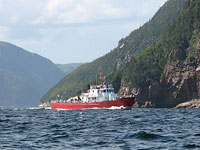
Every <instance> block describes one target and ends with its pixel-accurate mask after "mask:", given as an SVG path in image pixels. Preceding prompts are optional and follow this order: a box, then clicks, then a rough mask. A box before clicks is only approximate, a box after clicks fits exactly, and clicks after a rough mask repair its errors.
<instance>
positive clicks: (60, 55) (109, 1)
mask: <svg viewBox="0 0 200 150" xmlns="http://www.w3.org/2000/svg"><path fill="white" fill-rule="evenodd" d="M166 1H167V0H0V14H1V16H0V40H1V41H6V42H10V43H12V44H15V45H17V46H19V47H22V48H24V49H26V50H28V51H31V52H34V53H37V54H39V55H42V56H44V57H46V58H48V59H50V60H52V61H53V62H54V63H60V64H65V63H75V62H89V61H92V60H94V59H96V58H98V57H100V56H103V55H104V54H106V53H107V52H109V51H110V50H112V49H113V48H115V47H116V46H117V44H118V41H119V40H120V39H121V38H123V37H126V36H127V35H128V34H129V33H130V32H131V31H133V30H134V29H137V28H138V27H139V26H140V25H142V24H144V23H145V22H146V21H148V20H149V19H150V18H152V16H153V15H154V14H155V12H156V11H157V10H158V9H159V8H160V7H161V6H162V5H163V4H164V3H165V2H166Z"/></svg>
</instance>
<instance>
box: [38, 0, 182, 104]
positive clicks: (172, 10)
mask: <svg viewBox="0 0 200 150" xmlns="http://www.w3.org/2000/svg"><path fill="white" fill-rule="evenodd" d="M184 2H185V0H169V1H167V2H166V3H165V4H164V6H162V7H161V8H160V9H159V10H158V12H157V13H156V14H155V15H154V17H153V18H152V19H151V20H150V21H148V22H147V23H146V24H144V25H143V26H141V27H140V28H139V29H137V30H135V31H133V32H131V33H130V35H128V36H127V37H126V38H123V39H121V40H120V41H119V44H118V46H117V47H116V48H114V49H113V50H112V51H110V52H109V53H108V54H106V55H105V56H103V57H100V58H98V59H96V60H94V61H93V62H91V63H87V64H84V65H82V66H80V67H79V68H77V69H76V70H75V71H74V72H72V73H71V74H69V75H67V76H66V77H65V78H63V79H62V80H61V81H60V82H59V83H57V84H56V86H54V87H53V88H52V89H51V90H50V91H49V92H48V93H46V94H45V95H44V96H43V98H42V99H41V103H44V102H46V101H50V100H51V99H55V95H56V94H60V95H62V96H63V97H64V98H69V97H71V96H73V95H75V94H77V92H80V90H81V89H82V88H83V87H86V86H87V84H88V83H90V82H93V81H94V80H95V79H96V78H98V76H97V74H98V67H99V66H102V68H103V74H104V76H108V75H111V74H114V73H115V72H119V71H120V70H121V69H123V68H124V66H125V65H126V64H127V62H129V61H130V60H131V58H132V57H136V56H137V55H139V54H140V53H141V52H142V51H144V50H145V49H146V48H148V47H150V46H151V45H152V44H153V43H154V42H156V41H158V40H160V38H161V37H162V36H163V34H164V33H165V32H166V29H167V27H168V25H169V24H170V23H172V22H173V21H174V20H175V19H176V18H177V17H178V16H179V15H180V13H181V12H182V8H183V5H184ZM116 76H117V77H119V78H121V77H120V76H119V75H116ZM120 84H121V83H117V85H118V86H120Z"/></svg>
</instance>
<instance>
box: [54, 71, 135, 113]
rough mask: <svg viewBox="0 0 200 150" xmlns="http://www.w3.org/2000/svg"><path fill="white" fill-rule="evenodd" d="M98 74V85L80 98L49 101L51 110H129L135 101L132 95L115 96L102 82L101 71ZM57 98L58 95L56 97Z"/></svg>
mask: <svg viewBox="0 0 200 150" xmlns="http://www.w3.org/2000/svg"><path fill="white" fill-rule="evenodd" d="M99 73H100V80H101V84H100V85H90V89H88V90H87V92H86V93H82V94H81V95H80V96H75V97H72V98H70V99H68V100H58V99H57V100H54V101H51V108H52V109H75V110H81V109H107V108H113V107H114V108H116V107H117V108H122V109H131V108H132V106H133V103H134V100H135V96H134V94H131V95H127V94H124V95H123V96H117V94H116V93H115V92H114V88H113V86H112V84H107V83H106V82H103V80H104V78H103V77H102V70H101V68H100V69H99ZM57 96H59V95H57Z"/></svg>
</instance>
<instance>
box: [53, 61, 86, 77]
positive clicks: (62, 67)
mask: <svg viewBox="0 0 200 150" xmlns="http://www.w3.org/2000/svg"><path fill="white" fill-rule="evenodd" d="M82 64H84V63H70V64H56V66H57V67H58V68H59V69H60V70H61V71H63V72H64V73H65V75H68V74H70V73H72V72H73V71H74V70H75V69H76V68H78V67H79V66H81V65H82Z"/></svg>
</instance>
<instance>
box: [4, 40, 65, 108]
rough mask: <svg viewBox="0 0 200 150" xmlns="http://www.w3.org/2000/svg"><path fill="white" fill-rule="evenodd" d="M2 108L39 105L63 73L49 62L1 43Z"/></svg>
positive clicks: (14, 46) (18, 48)
mask: <svg viewBox="0 0 200 150" xmlns="http://www.w3.org/2000/svg"><path fill="white" fill-rule="evenodd" d="M0 75H1V78H0V85H1V86H0V91H1V92H0V97H1V98H0V102H1V104H0V105H4V106H36V105H38V104H39V99H40V98H41V96H42V95H43V94H44V93H45V92H47V91H48V90H49V88H50V87H51V86H53V85H54V84H55V83H56V82H58V81H59V80H60V79H61V78H62V77H64V73H63V72H61V71H60V70H59V69H58V68H57V67H56V66H55V65H54V64H53V63H52V62H51V61H50V60H49V59H46V58H44V57H42V56H39V55H38V54H34V53H31V52H28V51H26V50H24V49H22V48H20V47H18V46H16V45H13V44H11V43H8V42H3V41H0Z"/></svg>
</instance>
